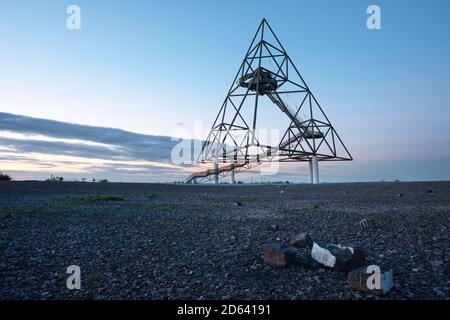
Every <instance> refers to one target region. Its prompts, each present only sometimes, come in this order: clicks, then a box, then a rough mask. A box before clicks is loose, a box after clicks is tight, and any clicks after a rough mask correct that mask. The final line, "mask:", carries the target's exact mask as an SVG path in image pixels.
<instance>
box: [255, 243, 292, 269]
mask: <svg viewBox="0 0 450 320" xmlns="http://www.w3.org/2000/svg"><path fill="white" fill-rule="evenodd" d="M296 253H297V252H296V250H295V249H293V248H292V247H290V246H288V245H287V244H284V243H283V242H281V241H277V240H274V241H271V242H270V243H268V244H266V245H264V247H263V256H264V262H265V263H267V264H270V265H272V266H275V267H285V266H288V265H290V264H292V263H293V262H294V261H295V256H296Z"/></svg>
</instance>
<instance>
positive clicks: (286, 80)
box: [188, 19, 352, 181]
mask: <svg viewBox="0 0 450 320" xmlns="http://www.w3.org/2000/svg"><path fill="white" fill-rule="evenodd" d="M264 100H266V102H267V101H268V102H269V103H270V104H271V105H272V106H275V107H276V108H278V109H279V110H280V111H281V113H280V115H281V114H283V113H284V117H287V119H288V123H289V124H288V125H287V128H286V129H285V130H283V131H282V132H284V133H283V134H282V135H281V139H280V140H279V141H277V142H276V143H271V144H267V143H266V144H264V143H260V141H259V138H258V136H257V134H256V131H257V129H258V127H257V125H258V118H259V114H258V112H259V111H261V110H259V107H260V106H261V104H262V102H263V101H264ZM288 101H291V102H289V103H288ZM313 156H315V157H316V158H317V160H318V161H345V160H352V156H351V155H350V153H349V151H348V150H347V147H346V146H345V145H344V143H343V142H342V140H341V138H340V137H339V135H338V133H337V132H336V130H335V129H334V127H333V125H332V124H331V122H330V120H329V119H328V117H327V116H326V115H325V113H324V111H323V110H322V107H321V106H320V104H319V103H318V101H317V99H316V98H315V96H314V95H313V93H312V92H311V90H310V89H309V87H308V85H307V84H306V83H305V81H304V79H303V77H302V76H301V75H300V72H299V71H298V69H297V67H296V66H295V65H294V63H293V62H292V60H291V58H290V57H289V55H288V54H287V52H286V50H285V49H284V47H283V45H282V44H281V42H280V41H279V40H278V38H277V36H276V35H275V33H274V32H273V30H272V28H271V27H270V25H269V24H268V23H267V21H266V20H265V19H263V20H262V21H261V23H260V25H259V27H258V30H257V31H256V33H255V35H254V37H253V40H252V42H251V44H250V46H249V48H248V50H247V53H246V55H245V58H244V60H243V61H242V63H241V66H240V68H239V70H238V72H237V74H236V76H235V78H234V80H233V83H232V85H231V88H230V90H229V91H228V94H227V97H226V98H225V100H224V102H223V104H222V107H221V108H220V111H219V113H218V115H217V116H216V118H215V120H214V124H213V126H212V128H211V131H210V132H209V134H208V137H207V139H206V140H205V141H204V143H203V146H202V150H201V153H200V154H199V156H198V159H197V162H198V163H211V162H214V163H216V164H217V163H221V164H222V165H221V166H220V167H217V166H216V168H214V169H212V170H207V171H204V172H202V173H196V174H193V175H192V176H191V177H190V179H188V181H190V180H192V179H196V178H203V177H208V176H210V175H213V174H219V173H220V174H222V175H224V174H226V173H227V172H229V171H231V170H235V169H236V170H242V169H245V168H248V167H250V166H251V164H255V163H261V162H264V161H280V162H285V161H310V160H311V158H312V157H313ZM224 164H226V165H224Z"/></svg>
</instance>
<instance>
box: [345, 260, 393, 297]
mask: <svg viewBox="0 0 450 320" xmlns="http://www.w3.org/2000/svg"><path fill="white" fill-rule="evenodd" d="M347 280H348V283H349V285H350V288H352V289H355V290H359V291H364V292H370V293H373V294H384V293H387V292H389V291H390V290H391V289H392V287H393V286H394V275H393V272H392V269H386V268H383V267H379V266H375V265H372V266H368V267H362V268H358V269H356V270H353V271H350V272H349V273H348V275H347Z"/></svg>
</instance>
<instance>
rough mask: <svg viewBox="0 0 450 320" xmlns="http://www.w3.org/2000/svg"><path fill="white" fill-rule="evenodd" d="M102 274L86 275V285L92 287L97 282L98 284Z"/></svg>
mask: <svg viewBox="0 0 450 320" xmlns="http://www.w3.org/2000/svg"><path fill="white" fill-rule="evenodd" d="M100 276H101V275H100V272H97V271H95V272H90V273H88V274H87V275H86V280H85V281H86V285H87V286H89V287H90V286H92V285H93V284H94V283H95V282H97V280H98V279H100Z"/></svg>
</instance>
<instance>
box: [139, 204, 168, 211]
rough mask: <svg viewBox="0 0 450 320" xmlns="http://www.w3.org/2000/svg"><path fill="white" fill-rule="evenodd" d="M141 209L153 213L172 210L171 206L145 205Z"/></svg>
mask: <svg viewBox="0 0 450 320" xmlns="http://www.w3.org/2000/svg"><path fill="white" fill-rule="evenodd" d="M141 208H144V209H148V210H152V211H158V212H166V211H169V210H170V206H169V205H167V204H150V205H143V206H142V207H141Z"/></svg>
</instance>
